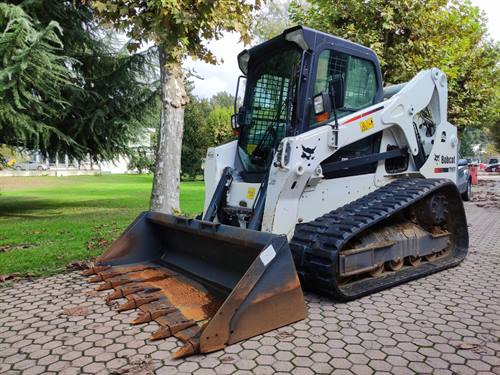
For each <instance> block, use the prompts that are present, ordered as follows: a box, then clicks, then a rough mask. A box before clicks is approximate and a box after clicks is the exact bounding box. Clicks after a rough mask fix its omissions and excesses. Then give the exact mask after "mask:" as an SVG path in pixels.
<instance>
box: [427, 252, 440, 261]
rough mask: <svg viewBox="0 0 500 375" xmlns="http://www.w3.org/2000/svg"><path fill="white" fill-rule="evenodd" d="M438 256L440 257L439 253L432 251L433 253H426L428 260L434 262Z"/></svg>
mask: <svg viewBox="0 0 500 375" xmlns="http://www.w3.org/2000/svg"><path fill="white" fill-rule="evenodd" d="M437 257H438V253H432V254H429V255H426V256H425V257H424V258H425V260H426V261H428V262H434V261H435V260H436V258H437Z"/></svg>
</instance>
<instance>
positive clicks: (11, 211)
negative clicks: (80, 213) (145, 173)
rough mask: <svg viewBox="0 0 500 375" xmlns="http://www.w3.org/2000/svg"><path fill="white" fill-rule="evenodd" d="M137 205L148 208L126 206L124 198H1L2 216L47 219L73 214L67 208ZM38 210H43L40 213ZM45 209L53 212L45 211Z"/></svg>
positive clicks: (0, 213) (113, 207)
mask: <svg viewBox="0 0 500 375" xmlns="http://www.w3.org/2000/svg"><path fill="white" fill-rule="evenodd" d="M120 203H121V204H120ZM135 207H137V209H138V210H139V211H143V210H146V209H147V207H141V206H140V205H137V206H135V205H128V206H126V207H124V206H123V199H122V198H113V199H89V200H82V201H56V200H51V199H41V198H34V197H25V198H21V199H19V198H15V199H10V200H9V201H7V199H0V218H1V217H19V218H37V219H46V218H52V217H55V216H62V215H71V213H70V212H68V211H65V210H67V209H92V208H106V209H129V208H135ZM37 211H41V212H39V213H38V212H37ZM43 211H51V212H50V213H43Z"/></svg>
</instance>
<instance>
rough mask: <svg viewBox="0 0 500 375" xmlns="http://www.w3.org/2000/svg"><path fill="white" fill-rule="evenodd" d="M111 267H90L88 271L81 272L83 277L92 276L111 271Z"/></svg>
mask: <svg viewBox="0 0 500 375" xmlns="http://www.w3.org/2000/svg"><path fill="white" fill-rule="evenodd" d="M110 268H111V266H94V267H89V268H87V269H86V270H83V271H82V272H81V274H82V276H92V275H95V274H97V273H99V272H102V271H106V270H109V269H110Z"/></svg>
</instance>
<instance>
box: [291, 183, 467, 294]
mask: <svg viewBox="0 0 500 375" xmlns="http://www.w3.org/2000/svg"><path fill="white" fill-rule="evenodd" d="M437 192H439V193H442V194H445V196H446V197H447V199H448V201H449V207H450V211H451V215H450V217H453V221H454V222H453V223H451V225H450V223H449V226H450V227H451V228H449V230H450V231H451V233H452V238H454V240H453V242H454V247H453V248H452V252H451V254H450V255H449V256H447V257H446V258H442V259H438V260H436V261H434V262H425V263H422V264H421V265H420V266H419V267H415V268H412V267H405V268H403V269H402V270H400V271H398V272H388V273H385V274H384V276H381V277H377V278H365V279H361V280H358V281H355V282H353V283H351V284H345V285H343V286H340V285H338V283H337V280H338V277H337V275H338V266H339V256H338V255H339V251H340V250H342V248H343V247H344V246H345V245H346V243H347V242H348V241H349V240H350V239H352V238H353V237H354V236H356V235H358V234H359V233H361V232H362V231H364V230H366V229H368V228H370V227H372V226H373V225H375V224H377V223H379V222H380V221H382V220H384V219H387V218H389V217H390V216H392V215H394V214H395V213H397V212H399V211H401V210H403V209H405V208H408V207H409V206H411V205H413V204H415V203H417V202H418V201H420V200H422V199H424V198H426V197H428V196H429V195H431V194H433V193H437ZM453 236H454V237H453ZM290 247H291V250H292V254H293V257H294V261H295V265H296V268H297V272H298V273H299V277H300V279H301V281H302V283H303V286H304V287H305V289H308V290H312V291H314V292H318V293H320V294H323V295H327V296H330V297H332V298H334V299H337V300H344V301H345V300H352V299H356V298H359V297H362V296H364V295H367V294H370V293H373V292H376V291H379V290H382V289H385V288H388V287H391V286H395V285H398V284H402V283H404V282H407V281H409V280H412V279H416V278H419V277H422V276H426V275H429V274H431V273H434V272H438V271H441V270H443V269H445V268H448V267H452V266H455V265H457V264H458V263H460V262H461V261H462V260H463V259H464V258H465V255H466V254H467V249H468V232H467V222H466V218H465V211H464V209H463V203H462V200H461V199H460V194H459V192H458V190H457V188H456V186H455V184H454V183H453V182H451V181H449V180H442V179H423V178H422V179H421V178H413V179H410V178H402V179H398V180H395V181H394V182H391V183H389V184H387V185H385V186H384V187H381V188H379V189H377V190H376V191H374V192H372V193H369V194H367V195H365V196H363V197H361V198H359V199H358V200H355V201H353V202H351V203H349V204H347V205H345V206H343V207H340V208H338V209H336V210H334V211H331V212H330V213H328V214H325V215H323V216H321V217H318V218H317V219H315V220H313V221H311V222H308V223H304V224H298V225H297V227H296V229H295V234H294V237H293V238H292V241H291V242H290Z"/></svg>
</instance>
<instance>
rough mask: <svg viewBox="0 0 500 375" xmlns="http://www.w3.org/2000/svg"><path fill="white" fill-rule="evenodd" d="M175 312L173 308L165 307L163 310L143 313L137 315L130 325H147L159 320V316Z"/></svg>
mask: <svg viewBox="0 0 500 375" xmlns="http://www.w3.org/2000/svg"><path fill="white" fill-rule="evenodd" d="M175 310H177V309H176V308H175V307H167V308H164V309H158V310H151V311H143V312H140V313H139V314H138V315H137V317H136V318H135V319H134V320H133V321H132V324H134V325H135V324H142V323H148V322H151V321H152V320H155V319H156V318H159V317H160V316H163V315H167V314H170V313H172V312H174V311H175Z"/></svg>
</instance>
